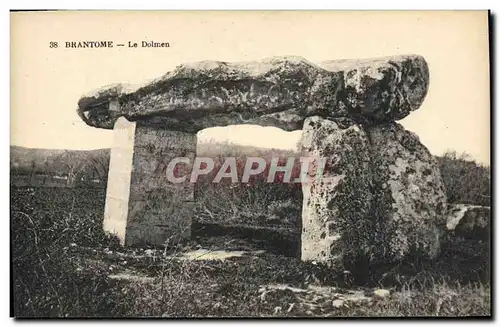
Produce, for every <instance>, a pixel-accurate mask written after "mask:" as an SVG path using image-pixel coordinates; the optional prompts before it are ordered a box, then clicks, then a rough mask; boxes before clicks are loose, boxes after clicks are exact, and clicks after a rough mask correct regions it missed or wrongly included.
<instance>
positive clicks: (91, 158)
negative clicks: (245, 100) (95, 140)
mask: <svg viewBox="0 0 500 327" xmlns="http://www.w3.org/2000/svg"><path fill="white" fill-rule="evenodd" d="M197 155H198V156H207V157H215V156H223V157H227V156H243V155H245V156H262V157H264V156H269V155H282V156H289V155H293V151H289V150H280V149H268V148H257V147H253V146H245V145H237V144H232V143H228V142H226V143H215V142H207V143H198V145H197ZM109 156H110V149H97V150H61V149H33V148H25V147H21V146H15V145H14V146H11V147H10V169H11V175H33V174H35V175H47V176H69V175H71V174H75V175H81V176H85V177H88V178H90V179H100V180H105V179H106V176H107V171H108V167H109Z"/></svg>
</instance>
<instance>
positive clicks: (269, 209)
mask: <svg viewBox="0 0 500 327" xmlns="http://www.w3.org/2000/svg"><path fill="white" fill-rule="evenodd" d="M276 191H277V190H276ZM221 192H223V191H221ZM224 192H226V193H225V194H226V198H225V199H226V201H223V202H224V203H226V204H227V205H226V206H223V205H222V204H221V202H215V198H211V196H214V197H217V198H220V196H221V194H215V193H214V192H213V191H210V192H209V193H208V194H207V193H205V194H199V196H200V197H201V198H202V199H204V203H205V202H206V203H209V202H210V201H212V207H205V208H203V207H200V208H199V210H200V211H199V213H200V214H199V216H198V217H199V218H197V221H196V222H195V225H196V226H197V228H196V230H195V236H194V237H193V239H192V241H191V242H189V243H187V244H183V245H182V246H178V247H173V248H168V249H160V248H127V249H125V248H121V247H120V246H119V245H118V243H117V241H116V240H115V239H113V238H112V237H109V236H108V235H105V234H104V232H103V231H102V228H101V226H102V216H103V212H104V201H105V190H104V189H100V188H88V189H87V188H16V187H11V220H12V244H13V246H12V273H13V285H12V287H13V291H14V299H13V300H14V301H13V314H14V315H15V316H18V317H47V316H51V317H83V316H85V317H96V316H99V317H105V316H122V317H123V316H126V317H137V316H163V317H207V316H253V317H255V316H266V317H268V316H272V317H285V316H306V317H318V316H324V317H340V316H348V317H359V316H488V315H490V313H491V298H490V282H489V280H490V278H489V257H488V255H487V252H488V251H487V250H488V244H485V243H481V242H479V243H474V244H470V246H469V245H467V246H465V247H464V246H463V245H459V244H453V243H450V244H448V245H446V246H445V248H444V249H443V253H442V255H441V256H440V257H439V258H438V260H436V261H433V262H419V261H417V262H413V263H411V264H404V265H403V264H402V265H399V266H394V267H390V268H388V267H372V270H371V272H370V274H369V275H367V276H365V277H364V278H359V277H356V278H355V277H353V276H352V275H350V274H347V273H345V274H338V275H335V274H334V273H332V272H331V271H330V270H328V269H325V268H324V267H321V266H319V265H315V264H312V263H304V262H301V261H300V260H299V259H298V258H297V256H296V253H294V251H287V250H289V249H290V248H293V247H294V246H295V248H297V242H298V241H299V240H298V238H297V213H298V210H300V205H299V206H297V205H296V202H294V201H289V200H287V197H286V196H285V195H284V196H283V197H281V198H279V197H278V198H276V197H274V198H273V197H271V196H269V197H268V198H266V197H264V196H262V194H253V196H254V197H253V198H252V195H251V194H250V195H246V196H244V197H243V196H242V194H243V193H238V192H243V190H235V189H231V191H230V192H231V193H229V189H227V190H226V191H224ZM245 192H250V191H248V190H246V191H245ZM283 192H284V193H287V192H291V191H290V190H286V191H283ZM250 193H252V192H250ZM278 193H279V192H278ZM210 194H212V195H210ZM233 197H234V199H239V200H238V201H239V202H234V201H232V200H231V199H233ZM288 198H289V197H288ZM207 201H208V202H207ZM231 201H232V202H231ZM217 203H219V205H220V206H219V207H217V208H216V207H214V206H215V205H216V204H217ZM272 203H273V205H270V204H272ZM203 212H204V214H202V213H203ZM228 212H232V214H233V215H234V220H233V221H232V222H231V221H230V222H231V223H232V224H233V225H234V226H240V225H241V224H242V222H243V220H241V221H240V220H238V219H239V218H238V217H241V214H242V213H246V215H247V216H248V217H246V218H245V220H244V221H245V223H246V224H247V225H250V227H251V226H252V225H253V226H255V225H263V226H267V227H268V229H267V230H266V233H267V234H265V235H264V237H262V234H261V233H253V234H252V233H246V232H245V233H243V234H244V235H243V237H244V238H241V237H240V238H236V237H234V234H233V235H231V234H228V235H217V233H216V232H214V229H213V228H207V226H212V227H213V226H217V224H218V223H220V222H221V221H222V218H221V217H227V213H228ZM221 215H226V216H221ZM271 216H272V217H274V218H272V219H270V218H269V217H271ZM278 227H286V228H281V229H278ZM273 228H274V229H273ZM236 230H238V228H236ZM223 231H224V230H223ZM226 231H227V229H226ZM239 231H240V234H241V229H239ZM273 231H276V235H278V234H280V235H282V236H281V237H282V238H285V239H287V241H288V242H289V245H287V246H286V247H285V248H284V247H283V246H280V244H283V243H282V242H281V241H280V240H282V239H279V238H278V241H276V242H273V241H272V239H271V241H270V239H269V237H268V235H269V233H271V234H273ZM287 233H288V234H287ZM219 234H220V233H219ZM266 235H267V236H266ZM240 236H241V235H240ZM259 238H260V239H259ZM266 239H267V241H266ZM202 250H204V251H205V252H203V251H202ZM190 251H195V252H191V253H195V256H191V260H186V259H184V258H183V257H179V256H180V255H181V254H183V253H190ZM234 251H245V254H242V253H241V252H234ZM230 255H234V256H233V257H228V256H230ZM225 257H227V258H225ZM224 258H225V259H224ZM195 259H196V260H195ZM200 259H206V260H200ZM220 259H224V260H220ZM381 288H383V289H385V290H389V291H390V295H388V296H385V297H379V296H377V295H375V294H374V291H375V290H377V289H381Z"/></svg>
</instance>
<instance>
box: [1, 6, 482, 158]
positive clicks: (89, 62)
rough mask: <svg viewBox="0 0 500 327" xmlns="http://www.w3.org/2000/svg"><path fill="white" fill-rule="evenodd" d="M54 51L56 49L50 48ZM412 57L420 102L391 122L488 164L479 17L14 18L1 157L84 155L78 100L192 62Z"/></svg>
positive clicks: (215, 135)
mask: <svg viewBox="0 0 500 327" xmlns="http://www.w3.org/2000/svg"><path fill="white" fill-rule="evenodd" d="M85 40H89V41H93V40H112V41H114V42H115V43H125V44H127V43H128V41H132V42H140V41H155V42H169V43H170V47H169V48H136V49H133V48H128V47H123V48H113V49H66V48H64V47H63V45H64V42H66V41H85ZM50 42H58V44H59V46H58V48H50V47H49V44H50ZM398 54H419V55H422V56H424V57H425V59H426V61H427V63H428V65H429V69H430V87H429V91H428V94H427V97H426V99H425V101H424V103H423V104H422V106H421V107H420V109H418V110H417V111H414V112H412V113H411V114H410V115H409V116H408V117H406V118H404V119H403V120H401V121H399V122H400V123H401V124H402V125H403V126H404V127H405V128H406V129H408V130H410V131H413V132H415V133H416V134H417V135H419V137H420V140H421V142H422V143H423V144H424V145H426V146H427V147H428V148H429V150H430V151H431V152H432V153H433V154H442V153H443V152H445V151H447V150H455V151H457V152H459V153H462V152H465V153H467V154H469V155H470V156H471V157H472V158H474V159H475V160H477V161H479V162H481V163H485V164H488V163H489V161H490V129H489V128H490V104H489V92H490V91H489V63H488V60H489V54H488V15H487V12H486V11H475V12H474V11H449V12H444V11H441V12H439V11H436V12H427V11H415V12H398V11H391V12H384V11H377V12H375V11H374V12H369V11H359V12H348V11H343V12H340V11H331V12H328V11H309V12H307V11H305V12H300V11H282V12H258V11H249V12H165V11H164V12H159V11H149V12H134V11H128V12H120V11H113V12H92V11H85V12H76V11H75V12H54V13H50V12H48V13H47V12H24V13H22V12H19V13H11V116H10V117H11V124H10V125H11V126H10V127H11V145H19V146H25V147H31V148H57V149H96V148H108V147H111V146H112V143H113V133H112V131H110V130H103V129H97V128H93V127H89V126H87V125H86V124H85V123H84V122H83V121H81V119H80V118H79V117H78V115H77V114H76V107H77V102H78V99H79V98H80V97H81V96H82V95H83V94H85V93H88V92H89V91H92V90H94V89H97V88H100V87H102V86H104V85H109V84H113V83H129V84H143V83H146V82H148V81H150V80H152V79H155V78H157V77H160V76H161V75H163V74H164V73H166V72H168V71H170V70H172V69H174V68H175V67H176V66H178V65H180V64H183V63H187V62H196V61H202V60H219V61H247V60H260V59H263V58H266V57H272V56H283V55H293V56H302V57H304V58H306V59H307V60H309V61H312V62H320V61H323V60H333V59H351V58H353V59H354V58H370V57H380V56H391V55H398ZM198 136H199V140H200V141H206V140H210V139H212V140H218V141H225V140H229V141H232V142H234V143H239V144H245V145H254V146H262V147H275V148H294V147H295V145H296V143H297V141H298V139H299V137H300V131H296V132H285V131H282V130H279V129H277V128H272V127H259V126H248V125H240V126H230V127H218V128H212V129H206V130H203V131H200V132H199V134H198Z"/></svg>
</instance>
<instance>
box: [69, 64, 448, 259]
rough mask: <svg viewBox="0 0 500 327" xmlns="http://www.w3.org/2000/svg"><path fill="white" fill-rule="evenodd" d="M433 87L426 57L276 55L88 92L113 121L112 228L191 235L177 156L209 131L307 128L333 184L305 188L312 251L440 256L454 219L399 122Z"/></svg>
mask: <svg viewBox="0 0 500 327" xmlns="http://www.w3.org/2000/svg"><path fill="white" fill-rule="evenodd" d="M428 85H429V71H428V67H427V64H426V62H425V60H424V58H422V57H421V56H416V55H408V56H394V57H385V58H376V59H366V60H334V61H326V62H321V63H318V64H314V63H311V62H309V61H307V60H305V59H303V58H300V57H276V58H269V59H264V60H262V61H258V62H242V63H226V62H216V61H204V62H199V63H194V64H184V65H181V66H178V67H177V68H176V69H174V70H173V71H171V72H168V73H166V74H165V75H163V76H162V77H161V78H159V79H157V80H155V81H153V82H152V83H149V84H147V85H144V86H142V87H139V88H135V89H130V88H128V87H127V86H125V85H122V84H117V85H112V86H108V87H104V88H102V89H100V90H98V91H96V92H93V93H91V94H89V95H86V96H83V97H82V98H81V99H80V100H79V102H78V114H79V115H80V117H81V118H82V119H83V121H85V123H87V124H88V125H89V126H93V127H98V128H105V129H113V128H114V130H115V145H114V147H113V149H112V151H111V152H112V153H111V163H110V173H109V174H110V175H109V179H108V192H107V199H106V212H105V218H104V229H105V230H108V231H111V232H113V233H115V234H116V235H118V237H119V238H120V239H121V241H122V243H123V244H139V243H153V244H165V243H169V242H176V241H178V240H180V239H182V238H189V233H190V231H189V230H190V223H191V219H192V210H191V209H192V206H193V201H195V199H194V197H193V188H194V185H193V184H189V183H188V182H184V183H179V184H177V183H171V182H170V181H169V180H168V178H166V172H165V167H166V166H168V164H169V162H171V160H172V159H173V158H174V157H186V158H188V159H191V160H190V161H189V162H190V163H192V162H193V158H194V155H195V148H196V136H195V134H196V132H198V131H200V130H202V129H204V128H208V127H215V126H227V125H235V124H255V125H261V126H275V127H278V128H281V129H284V130H287V131H292V130H300V129H303V137H302V151H303V153H304V154H305V155H312V156H317V155H320V156H322V157H326V158H328V165H327V167H326V169H325V172H324V174H325V176H324V177H325V178H328V180H329V182H328V183H325V182H320V183H311V184H305V185H303V192H304V202H303V212H302V222H303V230H302V245H301V247H302V259H303V260H306V261H312V260H314V261H318V262H324V263H326V264H329V265H331V266H332V267H333V268H335V269H343V268H345V267H348V266H349V265H350V264H351V263H352V262H355V261H356V260H358V259H359V258H361V257H364V258H369V260H372V261H373V260H375V261H399V260H403V259H404V258H408V257H411V256H412V255H415V254H417V255H420V256H426V257H435V256H436V255H437V253H438V252H439V238H440V235H441V230H442V228H443V227H444V225H445V217H444V215H443V212H444V211H443V210H444V208H445V207H446V206H445V205H446V197H445V195H444V190H443V186H442V181H441V176H440V172H439V170H438V167H437V165H436V162H435V161H434V159H433V157H432V156H431V155H430V153H429V152H428V150H427V149H426V148H425V146H424V145H422V144H421V143H420V142H419V140H418V138H417V137H416V136H415V135H413V134H412V133H410V132H408V131H405V130H404V128H402V127H401V126H400V125H398V124H397V123H395V121H397V120H399V119H402V118H404V117H406V116H407V115H409V114H410V113H411V112H412V111H414V110H417V109H418V108H419V107H420V106H421V104H422V102H423V101H424V99H425V96H426V94H427V89H428ZM182 167H183V168H182V169H184V171H183V174H184V173H185V174H188V173H189V171H190V169H191V167H190V166H189V164H188V165H184V166H182ZM410 234H411V235H410Z"/></svg>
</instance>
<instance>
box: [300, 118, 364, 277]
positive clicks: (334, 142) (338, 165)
mask: <svg viewBox="0 0 500 327" xmlns="http://www.w3.org/2000/svg"><path fill="white" fill-rule="evenodd" d="M302 133H303V134H302V139H301V147H302V153H303V156H313V157H324V158H327V160H326V166H325V169H324V172H323V174H322V179H321V180H319V181H318V180H317V178H316V176H315V177H313V176H310V177H309V178H310V181H308V182H306V183H302V191H303V206H302V245H301V250H302V251H301V257H302V260H304V261H317V262H322V263H325V264H327V265H329V266H332V267H333V268H334V269H335V270H343V269H347V268H348V267H349V266H351V265H353V264H355V261H356V260H358V259H359V258H361V257H363V255H364V254H367V253H368V252H369V251H370V241H371V235H372V232H371V231H372V225H371V220H370V212H369V211H370V206H371V200H372V196H371V192H370V171H369V164H370V157H369V143H368V138H367V136H366V134H365V132H364V131H363V130H362V129H361V128H360V127H359V126H358V125H357V124H355V123H353V122H352V121H350V120H343V121H341V120H339V121H337V122H334V121H330V120H326V119H323V118H320V117H310V118H307V119H306V120H305V122H304V128H303V132H302Z"/></svg>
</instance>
